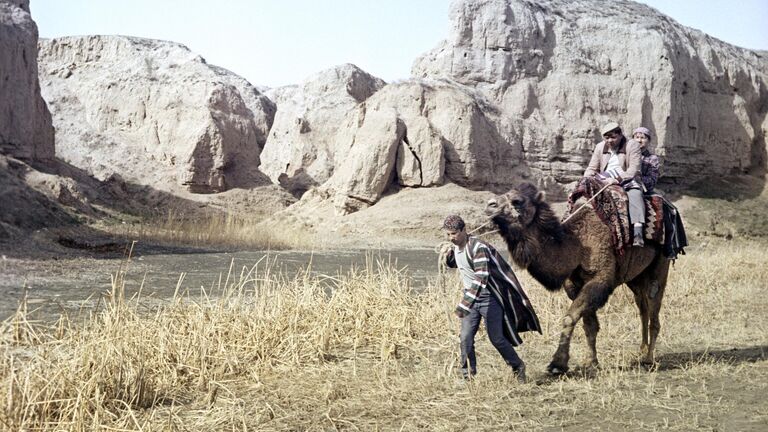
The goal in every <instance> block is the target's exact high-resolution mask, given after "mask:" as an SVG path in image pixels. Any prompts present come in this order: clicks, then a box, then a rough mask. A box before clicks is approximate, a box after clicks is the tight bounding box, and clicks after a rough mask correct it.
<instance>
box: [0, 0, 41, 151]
mask: <svg viewBox="0 0 768 432" xmlns="http://www.w3.org/2000/svg"><path fill="white" fill-rule="evenodd" d="M0 153H2V154H6V155H10V156H13V157H17V158H21V159H28V160H35V159H37V160H41V159H50V158H52V157H53V155H54V148H53V127H52V125H51V114H50V112H49V111H48V108H47V107H46V105H45V101H43V98H42V97H40V84H39V82H38V79H37V26H36V25H35V22H34V21H32V17H31V16H30V15H29V0H14V1H9V0H0Z"/></svg>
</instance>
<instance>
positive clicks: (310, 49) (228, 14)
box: [30, 0, 768, 87]
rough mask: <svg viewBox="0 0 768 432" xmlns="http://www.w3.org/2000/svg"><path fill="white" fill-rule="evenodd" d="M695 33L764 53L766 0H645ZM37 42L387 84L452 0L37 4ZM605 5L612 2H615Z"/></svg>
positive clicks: (428, 43) (424, 44)
mask: <svg viewBox="0 0 768 432" xmlns="http://www.w3.org/2000/svg"><path fill="white" fill-rule="evenodd" d="M642 2H643V3H646V4H649V5H651V6H653V7H655V8H656V9H658V10H659V11H661V12H663V13H665V14H667V15H669V16H671V17H672V18H674V19H675V20H676V21H678V22H680V23H681V24H684V25H686V26H689V27H693V28H697V29H699V30H702V31H704V32H706V33H708V34H710V35H712V36H715V37H717V38H719V39H722V40H724V41H726V42H729V43H732V44H735V45H739V46H742V47H746V48H753V49H763V50H768V0H739V1H735V2H730V1H726V0H645V1H642ZM30 3H31V9H32V17H33V18H34V19H35V21H36V22H37V25H38V28H39V31H40V36H41V37H58V36H66V35H84V34H123V35H131V36H141V37H146V38H152V39H165V40H171V41H174V42H179V43H182V44H184V45H186V46H187V47H189V48H190V49H191V50H192V51H194V52H196V53H197V54H200V55H202V56H203V57H204V58H205V59H206V60H207V61H208V62H209V63H211V64H215V65H218V66H222V67H225V68H227V69H230V70H232V71H233V72H235V73H237V74H239V75H242V76H244V77H245V78H246V79H248V80H249V81H250V82H251V83H252V84H254V85H259V86H268V87H276V86H280V85H285V84H294V83H298V82H300V81H302V80H303V79H304V78H306V77H307V76H309V75H311V74H313V73H315V72H319V71H321V70H323V69H326V68H329V67H332V66H334V65H338V64H342V63H354V64H356V65H357V66H359V67H361V68H362V69H363V70H365V71H367V72H369V73H372V74H373V75H376V76H378V77H380V78H383V79H384V80H386V81H392V80H395V79H404V78H407V77H408V76H409V75H410V68H411V64H412V63H413V60H414V59H415V58H416V57H417V56H418V55H419V54H421V53H423V52H425V51H427V50H429V49H431V48H433V47H434V46H436V45H437V43H438V42H439V41H440V40H442V39H444V38H445V37H446V36H447V35H448V29H449V21H448V9H449V4H450V0H378V1H374V0H223V1H215V0H206V1H201V0H31V2H30ZM606 3H608V4H610V2H609V1H606Z"/></svg>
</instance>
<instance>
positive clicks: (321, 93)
mask: <svg viewBox="0 0 768 432" xmlns="http://www.w3.org/2000/svg"><path fill="white" fill-rule="evenodd" d="M384 85H385V83H384V81H382V80H381V79H379V78H376V77H374V76H372V75H370V74H368V73H367V72H365V71H363V70H361V69H360V68H358V67H357V66H355V65H352V64H344V65H340V66H336V67H333V68H331V69H327V70H324V71H321V72H319V73H317V74H314V75H312V76H310V77H309V78H307V79H306V80H304V82H302V83H301V84H300V85H295V86H287V87H281V88H277V89H273V90H270V91H269V92H267V94H268V95H269V96H270V98H271V99H272V100H274V101H275V103H276V104H277V114H276V115H275V122H274V125H273V126H272V129H271V131H270V134H269V138H268V139H267V143H266V145H265V147H264V151H263V152H262V154H261V166H260V169H261V170H262V171H263V172H264V173H265V174H267V175H268V176H269V177H270V178H271V179H272V181H273V182H275V183H279V184H281V185H282V186H284V187H285V188H287V189H288V190H291V191H292V192H294V193H296V194H301V193H303V192H304V191H306V190H307V189H309V188H311V187H314V186H317V185H319V184H321V183H323V182H325V181H326V180H328V178H329V177H330V176H331V174H332V173H333V171H334V168H335V167H336V165H337V164H338V163H339V159H340V155H339V152H338V151H337V149H336V145H335V141H334V140H335V136H336V133H337V131H338V128H339V123H340V121H341V120H342V119H343V118H344V117H345V116H346V115H347V113H348V112H349V111H350V110H352V109H354V108H355V107H356V106H357V105H358V104H359V103H360V102H362V101H364V100H366V99H367V98H368V97H370V96H371V95H372V94H374V93H375V92H376V91H378V90H379V89H380V88H382V87H383V86H384Z"/></svg>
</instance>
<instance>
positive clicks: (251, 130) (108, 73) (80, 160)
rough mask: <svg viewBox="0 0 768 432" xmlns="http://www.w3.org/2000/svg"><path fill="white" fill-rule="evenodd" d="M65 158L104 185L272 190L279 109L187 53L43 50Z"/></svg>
mask: <svg viewBox="0 0 768 432" xmlns="http://www.w3.org/2000/svg"><path fill="white" fill-rule="evenodd" d="M40 80H41V85H42V93H43V97H44V98H45V99H46V100H47V101H48V103H49V105H50V107H51V111H52V113H53V117H54V125H55V127H56V129H57V142H56V155H57V156H58V157H60V158H62V159H64V160H66V161H67V162H70V163H72V164H73V165H75V166H77V167H79V168H82V169H84V170H86V171H87V172H88V173H90V174H93V175H95V176H96V177H97V178H102V179H104V178H108V177H109V176H111V175H112V174H113V173H117V174H119V175H120V176H122V177H123V178H125V179H126V180H127V181H130V182H136V183H139V184H144V185H152V186H154V187H158V188H160V189H173V188H174V187H179V186H183V187H185V188H187V189H188V190H190V191H192V192H204V193H208V192H219V191H223V190H227V189H230V188H232V187H247V186H252V185H254V184H257V183H259V182H262V183H263V182H264V181H265V180H266V179H265V177H264V176H263V175H261V174H260V173H259V172H258V170H257V167H258V165H259V163H260V161H259V153H260V151H261V148H262V146H263V144H264V141H265V137H266V135H267V133H268V131H269V127H270V126H271V123H272V119H273V116H274V105H273V104H272V103H271V101H269V100H268V99H267V98H266V97H265V96H263V95H261V93H260V92H258V90H256V89H255V88H254V87H253V86H250V85H249V84H248V83H247V82H246V81H245V80H243V79H242V78H239V77H236V76H233V74H231V73H230V72H228V71H226V70H225V69H222V68H217V67H214V66H210V65H208V64H207V63H206V62H205V60H204V59H202V58H201V57H200V56H198V55H196V54H194V53H192V52H191V51H189V50H188V49H187V48H186V47H184V46H182V45H179V44H176V43H172V42H165V41H157V40H149V39H140V38H133V37H124V36H83V37H64V38H58V39H52V40H43V41H40Z"/></svg>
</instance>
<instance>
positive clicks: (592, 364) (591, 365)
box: [583, 360, 600, 370]
mask: <svg viewBox="0 0 768 432" xmlns="http://www.w3.org/2000/svg"><path fill="white" fill-rule="evenodd" d="M583 367H584V369H586V370H597V369H600V363H598V362H597V360H588V361H586V362H584V365H583Z"/></svg>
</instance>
